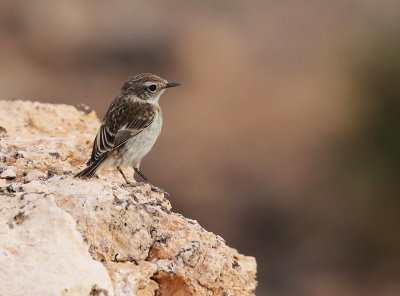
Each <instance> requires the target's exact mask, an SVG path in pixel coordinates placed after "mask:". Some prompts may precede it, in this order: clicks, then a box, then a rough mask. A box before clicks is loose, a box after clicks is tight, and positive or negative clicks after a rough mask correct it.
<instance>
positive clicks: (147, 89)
mask: <svg viewBox="0 0 400 296" xmlns="http://www.w3.org/2000/svg"><path fill="white" fill-rule="evenodd" d="M178 85H180V84H179V83H176V82H170V83H168V82H167V81H166V80H164V79H162V78H160V77H158V76H156V75H154V74H150V73H146V74H139V75H137V76H135V77H133V78H131V79H129V80H128V81H127V82H125V84H124V85H123V87H122V89H121V91H120V92H119V94H118V95H117V96H116V97H115V99H114V101H113V102H112V103H111V105H110V107H109V109H108V111H107V113H106V115H105V116H104V119H103V121H102V123H101V126H100V128H99V131H98V133H97V135H96V138H95V140H94V143H93V150H92V155H91V157H90V159H89V161H88V162H87V166H88V167H87V168H85V169H84V170H83V171H81V172H80V173H78V174H76V175H75V177H78V178H84V179H88V178H92V177H93V176H94V175H95V173H96V171H97V170H98V169H99V168H100V167H102V166H105V165H108V166H115V167H117V168H118V170H119V171H120V172H121V174H122V176H123V177H124V179H125V181H126V182H127V183H129V184H130V182H129V181H128V180H127V178H126V177H125V175H124V174H123V172H122V169H121V167H126V166H133V167H134V169H135V171H136V172H137V173H139V174H140V175H141V176H142V177H143V178H144V179H145V180H146V181H147V182H148V180H147V178H146V177H145V176H144V175H143V174H142V173H141V172H140V170H139V166H140V162H141V160H142V158H143V157H144V156H145V155H146V154H147V153H148V152H149V151H150V149H151V148H152V146H153V144H154V143H155V141H156V139H157V137H158V135H159V134H160V132H161V127H162V112H161V108H160V106H159V104H158V100H159V98H160V96H161V95H162V94H163V93H164V91H165V89H166V88H169V87H174V86H178ZM153 187H154V186H153ZM154 188H156V187H154Z"/></svg>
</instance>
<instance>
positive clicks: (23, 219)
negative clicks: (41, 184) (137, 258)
mask: <svg viewBox="0 0 400 296" xmlns="http://www.w3.org/2000/svg"><path fill="white" fill-rule="evenodd" d="M0 194H1V193H0ZM1 204H2V208H3V210H2V212H1V215H0V283H1V285H0V295H49V296H50V295H60V296H61V295H89V294H90V293H91V291H92V289H93V288H94V287H96V289H103V290H104V291H106V292H107V294H106V295H113V287H112V284H111V280H110V277H109V275H108V272H107V269H106V268H105V267H104V266H103V265H102V264H101V263H100V262H97V261H94V260H93V259H92V258H91V257H90V255H89V253H88V251H87V245H86V244H85V243H84V241H83V239H82V236H81V235H80V233H79V232H78V231H77V230H76V226H75V221H74V220H73V219H72V218H71V216H70V215H68V214H67V213H66V212H65V211H63V210H61V209H60V208H59V207H58V206H57V205H56V203H55V202H54V199H53V198H52V197H51V196H42V195H39V194H25V195H23V194H17V195H3V196H1ZM90 295H91V294H90Z"/></svg>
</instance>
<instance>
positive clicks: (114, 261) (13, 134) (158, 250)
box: [0, 101, 256, 296]
mask: <svg viewBox="0 0 400 296" xmlns="http://www.w3.org/2000/svg"><path fill="white" fill-rule="evenodd" d="M7 118H8V119H7ZM10 118H12V119H13V120H9V119H10ZM98 125H99V122H98V119H97V117H96V115H95V113H94V112H90V110H86V109H85V110H83V112H82V111H79V110H78V109H76V108H75V107H72V106H65V105H51V104H40V103H32V102H22V101H13V102H11V101H0V127H1V128H3V129H4V130H6V131H7V132H6V133H5V134H4V135H3V136H2V137H1V138H0V168H2V174H3V173H4V172H5V171H7V170H8V169H12V170H13V171H14V173H15V176H14V178H13V179H12V180H10V178H5V179H0V182H1V183H0V295H89V294H90V295H141V296H144V295H225V296H227V295H230V296H232V295H254V291H255V288H256V280H255V275H256V262H255V259H254V258H253V257H247V256H244V255H241V254H239V253H238V252H237V251H236V250H234V249H232V248H230V247H228V246H227V245H226V243H225V241H224V240H223V239H222V238H221V237H219V236H218V235H215V234H213V233H210V232H207V231H206V230H204V229H203V228H202V227H201V226H200V225H199V224H198V223H197V222H196V221H194V220H190V219H186V218H184V217H183V216H182V215H180V214H177V213H173V212H172V211H171V204H170V202H169V201H168V200H167V199H166V198H165V197H164V195H163V194H161V193H158V192H152V191H151V188H150V186H147V185H146V186H140V187H134V188H132V187H126V188H125V187H121V186H120V185H121V183H122V181H123V180H122V179H121V178H120V177H119V176H118V173H117V172H116V171H115V170H108V171H107V170H105V171H101V172H99V174H98V175H99V178H98V179H91V180H80V179H74V178H73V174H74V173H76V172H77V171H78V169H79V168H81V167H82V166H81V165H83V164H84V163H85V162H86V160H87V157H88V156H89V153H90V146H91V143H92V141H93V138H94V135H95V133H96V131H97V128H98ZM7 174H9V173H7Z"/></svg>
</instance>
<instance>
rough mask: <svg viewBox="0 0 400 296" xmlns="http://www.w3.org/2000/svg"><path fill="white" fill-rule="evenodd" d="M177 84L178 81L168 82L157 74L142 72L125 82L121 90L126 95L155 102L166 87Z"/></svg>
mask: <svg viewBox="0 0 400 296" xmlns="http://www.w3.org/2000/svg"><path fill="white" fill-rule="evenodd" d="M179 85H181V84H180V83H178V82H168V81H167V80H165V79H162V78H161V77H159V76H157V75H154V74H151V73H144V74H139V75H136V76H134V77H132V78H131V79H129V80H128V81H127V82H125V84H124V86H123V87H122V90H121V91H122V92H123V93H125V94H126V95H128V96H133V97H135V98H137V99H140V100H143V101H148V102H150V103H157V102H158V100H159V99H160V96H161V95H162V94H163V93H164V91H165V90H166V89H167V88H170V87H175V86H179Z"/></svg>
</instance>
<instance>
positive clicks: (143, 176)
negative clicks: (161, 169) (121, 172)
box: [135, 168, 151, 184]
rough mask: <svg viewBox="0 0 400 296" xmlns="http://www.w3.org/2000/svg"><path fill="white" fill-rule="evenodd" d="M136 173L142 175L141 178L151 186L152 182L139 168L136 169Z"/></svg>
mask: <svg viewBox="0 0 400 296" xmlns="http://www.w3.org/2000/svg"><path fill="white" fill-rule="evenodd" d="M135 172H136V173H138V174H139V175H140V177H142V178H143V180H145V181H146V182H147V183H149V184H151V182H150V181H149V179H147V178H146V176H145V175H143V173H142V172H141V171H140V170H139V169H138V168H135Z"/></svg>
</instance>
